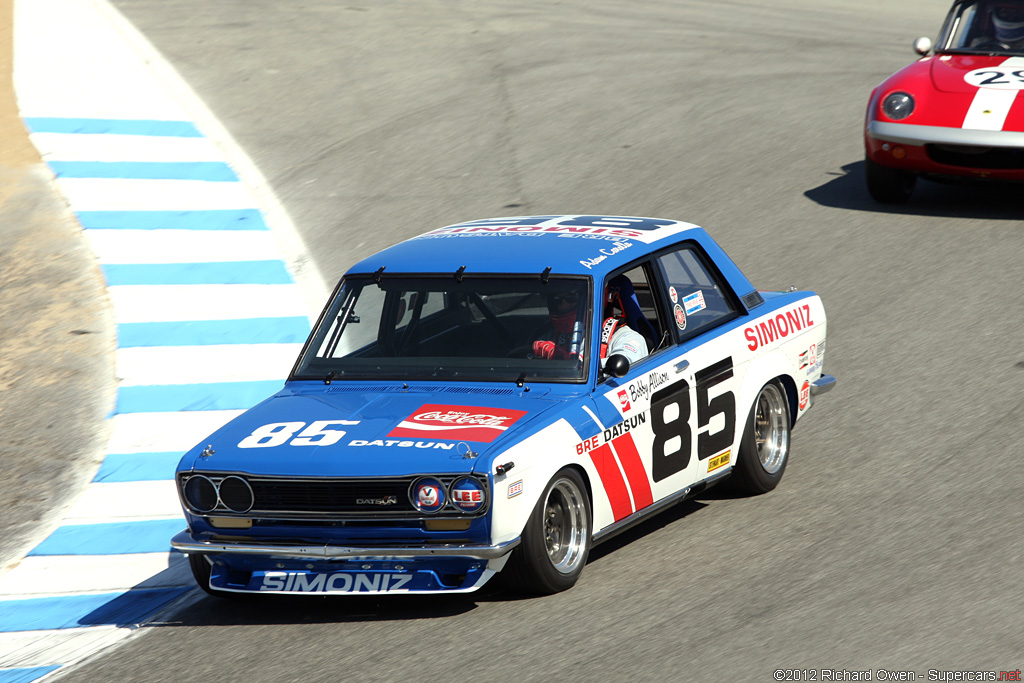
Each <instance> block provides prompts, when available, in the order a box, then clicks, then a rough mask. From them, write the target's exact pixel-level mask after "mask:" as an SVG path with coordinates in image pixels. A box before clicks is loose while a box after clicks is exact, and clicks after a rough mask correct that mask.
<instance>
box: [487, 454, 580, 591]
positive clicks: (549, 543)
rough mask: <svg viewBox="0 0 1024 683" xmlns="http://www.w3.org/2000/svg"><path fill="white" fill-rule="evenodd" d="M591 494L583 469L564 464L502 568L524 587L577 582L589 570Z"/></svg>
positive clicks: (556, 586) (555, 587) (565, 585)
mask: <svg viewBox="0 0 1024 683" xmlns="http://www.w3.org/2000/svg"><path fill="white" fill-rule="evenodd" d="M592 523H593V522H592V517H591V514H590V499H589V498H588V497H587V489H586V486H585V485H584V483H583V478H582V477H581V476H580V474H579V472H577V471H576V470H574V469H571V468H565V469H562V470H559V471H558V473H557V474H555V476H554V477H553V478H552V479H551V481H550V482H548V485H547V488H545V489H544V495H542V496H541V497H540V500H538V501H537V506H536V507H535V508H534V509H533V512H531V513H530V518H529V520H527V522H526V528H525V529H523V537H522V541H521V542H520V544H519V547H517V548H516V549H515V550H514V551H513V552H512V557H511V558H509V561H508V565H507V566H506V567H505V569H504V571H503V572H502V574H506V575H507V577H506V578H507V579H508V583H509V585H510V586H511V587H512V588H514V589H516V590H519V591H520V592H524V593H534V594H539V595H550V594H552V593H558V592H560V591H564V590H566V589H567V588H571V587H572V586H573V585H574V584H575V583H576V580H577V579H579V577H580V574H581V573H582V572H583V565H585V564H586V563H587V555H588V554H589V553H590V541H591V533H592Z"/></svg>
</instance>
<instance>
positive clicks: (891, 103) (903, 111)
mask: <svg viewBox="0 0 1024 683" xmlns="http://www.w3.org/2000/svg"><path fill="white" fill-rule="evenodd" d="M882 111H883V112H885V115H886V116H888V117H889V118H890V119H892V120H893V121H899V120H901V119H905V118H907V117H908V116H910V114H911V113H912V112H913V111H914V98H913V97H911V96H910V95H908V94H907V93H905V92H894V93H892V94H890V95H887V96H886V98H885V99H884V100H882Z"/></svg>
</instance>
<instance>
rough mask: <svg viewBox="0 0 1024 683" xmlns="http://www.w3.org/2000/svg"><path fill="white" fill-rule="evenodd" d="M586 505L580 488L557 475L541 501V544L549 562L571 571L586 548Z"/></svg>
mask: <svg viewBox="0 0 1024 683" xmlns="http://www.w3.org/2000/svg"><path fill="white" fill-rule="evenodd" d="M588 528H589V520H588V519H587V505H586V502H585V500H584V498H583V492H582V491H580V489H579V487H577V486H576V484H575V483H573V482H572V481H571V480H569V479H559V480H558V481H556V482H555V483H554V485H553V486H552V487H551V489H550V491H548V497H547V500H545V501H544V547H545V549H546V550H547V552H548V559H549V560H550V561H551V565H552V566H553V567H554V568H555V569H557V570H558V571H559V572H560V573H562V574H571V573H572V572H573V571H575V570H576V568H577V567H579V566H580V564H581V563H582V562H583V557H584V554H585V551H586V549H587V529H588Z"/></svg>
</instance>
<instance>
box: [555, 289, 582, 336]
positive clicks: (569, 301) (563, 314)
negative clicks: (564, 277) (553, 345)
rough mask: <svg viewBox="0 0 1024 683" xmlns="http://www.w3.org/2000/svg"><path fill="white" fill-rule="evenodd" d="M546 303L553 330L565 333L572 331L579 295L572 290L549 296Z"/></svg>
mask: <svg viewBox="0 0 1024 683" xmlns="http://www.w3.org/2000/svg"><path fill="white" fill-rule="evenodd" d="M547 302H548V315H549V316H550V317H551V322H552V323H554V325H555V329H556V330H558V331H559V332H566V331H568V330H570V329H572V326H573V323H575V322H576V313H577V310H576V309H577V304H578V303H579V294H578V293H577V292H575V291H572V290H568V291H565V292H558V293H556V294H549V295H548V296H547Z"/></svg>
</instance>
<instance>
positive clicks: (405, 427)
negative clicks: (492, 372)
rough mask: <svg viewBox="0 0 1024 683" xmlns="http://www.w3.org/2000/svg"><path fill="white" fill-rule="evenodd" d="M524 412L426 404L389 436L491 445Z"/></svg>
mask: <svg viewBox="0 0 1024 683" xmlns="http://www.w3.org/2000/svg"><path fill="white" fill-rule="evenodd" d="M526 412H527V411H525V410H508V409H504V408H480V407H477V406H449V405H437V404H434V403H427V404H424V405H422V406H420V408H419V410H417V411H416V412H415V413H413V414H412V415H410V416H409V417H407V418H405V419H404V420H402V421H401V422H399V423H398V425H397V426H396V427H395V428H394V429H392V430H391V432H390V433H388V436H389V437H396V438H414V439H415V438H424V437H429V438H432V439H450V440H452V441H476V442H479V443H491V442H492V441H494V440H495V439H497V438H498V437H499V436H501V435H502V434H504V433H505V431H506V430H507V429H508V428H509V427H511V426H512V425H513V424H514V423H515V422H516V421H517V420H519V418H521V417H522V416H523V415H526Z"/></svg>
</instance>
